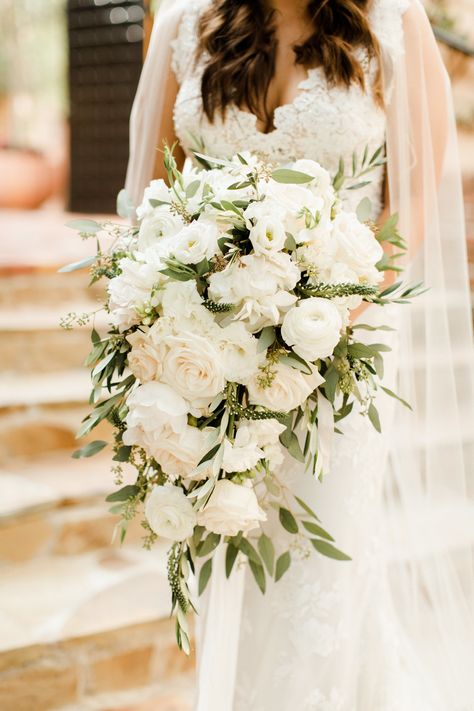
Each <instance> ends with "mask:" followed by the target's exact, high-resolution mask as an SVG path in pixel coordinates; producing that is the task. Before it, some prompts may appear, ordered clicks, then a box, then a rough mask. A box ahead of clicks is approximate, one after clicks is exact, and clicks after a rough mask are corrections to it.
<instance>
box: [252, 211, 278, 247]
mask: <svg viewBox="0 0 474 711" xmlns="http://www.w3.org/2000/svg"><path fill="white" fill-rule="evenodd" d="M249 239H250V241H251V243H252V246H253V248H254V251H255V253H256V254H267V253H273V252H277V251H279V250H281V249H283V247H284V246H285V241H286V232H285V226H284V225H283V223H282V222H280V220H278V218H275V217H262V218H261V219H260V220H257V222H256V224H255V225H253V226H252V227H251V228H250V234H249Z"/></svg>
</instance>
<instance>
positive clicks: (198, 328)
mask: <svg viewBox="0 0 474 711" xmlns="http://www.w3.org/2000/svg"><path fill="white" fill-rule="evenodd" d="M161 306H162V309H163V315H164V316H166V317H171V318H172V319H174V320H175V322H176V325H177V328H178V329H179V330H181V331H184V330H186V331H192V332H195V333H201V334H206V335H211V334H215V333H217V332H218V331H219V327H218V326H217V324H216V322H215V321H214V317H213V315H212V313H211V312H210V311H209V310H208V309H206V307H205V306H203V304H202V299H201V297H200V296H199V293H198V290H197V288H196V282H195V281H194V280H190V281H184V282H183V281H173V280H171V281H169V282H168V283H167V284H166V285H165V286H164V287H163V290H162V293H161Z"/></svg>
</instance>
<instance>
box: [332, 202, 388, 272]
mask: <svg viewBox="0 0 474 711" xmlns="http://www.w3.org/2000/svg"><path fill="white" fill-rule="evenodd" d="M333 235H334V239H335V240H336V243H337V257H338V258H339V259H340V260H341V261H343V262H345V263H346V264H347V266H348V267H349V268H350V269H352V270H353V271H354V272H355V273H356V274H357V275H358V276H359V277H364V278H365V279H367V280H368V281H370V282H371V283H378V282H379V281H381V280H382V279H383V274H381V273H380V272H379V271H378V270H377V269H376V268H375V265H376V264H377V263H378V262H379V261H380V260H381V259H382V257H383V249H382V246H381V244H380V243H379V242H378V241H377V239H376V238H375V235H374V233H373V232H372V230H371V229H370V227H368V226H367V225H364V224H363V223H362V222H359V220H358V218H357V215H356V214H355V213H354V212H340V213H339V214H338V215H337V216H336V218H335V220H334V225H333Z"/></svg>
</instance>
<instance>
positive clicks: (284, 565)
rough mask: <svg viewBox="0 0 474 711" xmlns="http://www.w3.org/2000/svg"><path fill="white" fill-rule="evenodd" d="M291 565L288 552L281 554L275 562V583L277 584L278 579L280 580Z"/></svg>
mask: <svg viewBox="0 0 474 711" xmlns="http://www.w3.org/2000/svg"><path fill="white" fill-rule="evenodd" d="M290 565H291V555H290V553H289V551H285V553H282V555H281V556H280V557H279V558H278V560H277V562H276V568H275V582H278V581H279V580H280V578H282V577H283V576H284V575H285V573H286V571H287V570H288V568H289V567H290Z"/></svg>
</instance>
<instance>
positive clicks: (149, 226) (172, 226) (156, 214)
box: [138, 205, 184, 252]
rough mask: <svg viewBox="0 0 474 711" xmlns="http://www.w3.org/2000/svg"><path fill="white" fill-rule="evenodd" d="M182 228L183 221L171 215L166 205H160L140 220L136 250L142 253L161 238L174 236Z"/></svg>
mask: <svg viewBox="0 0 474 711" xmlns="http://www.w3.org/2000/svg"><path fill="white" fill-rule="evenodd" d="M183 227H184V222H183V220H182V219H181V218H180V217H179V216H178V215H175V214H174V213H172V212H171V211H170V209H169V207H168V205H160V207H156V208H155V209H154V210H153V211H152V212H149V213H148V214H146V215H145V217H144V218H143V219H142V221H141V223H140V229H139V232H138V249H139V250H140V251H141V252H144V251H145V250H146V249H148V247H152V246H153V245H154V244H155V243H156V241H157V240H159V239H160V238H161V237H170V236H173V235H176V234H178V233H179V231H180V230H182V229H183Z"/></svg>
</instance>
